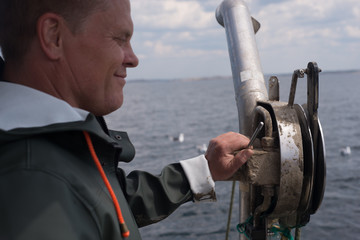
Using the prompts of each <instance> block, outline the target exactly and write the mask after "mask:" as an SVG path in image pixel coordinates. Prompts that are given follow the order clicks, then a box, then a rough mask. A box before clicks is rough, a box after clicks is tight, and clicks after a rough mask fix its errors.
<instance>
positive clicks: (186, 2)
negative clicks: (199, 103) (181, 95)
mask: <svg viewBox="0 0 360 240" xmlns="http://www.w3.org/2000/svg"><path fill="white" fill-rule="evenodd" d="M130 2H131V5H132V18H133V22H134V35H133V39H132V45H133V49H134V51H135V53H136V54H137V56H138V58H139V60H140V63H139V66H138V67H137V68H135V69H129V70H128V79H130V80H131V79H181V78H202V77H212V76H231V67H230V60H229V54H228V47H227V42H226V35H225V30H224V28H223V27H221V26H220V25H219V24H218V23H217V21H216V19H215V10H216V8H217V7H218V6H219V5H220V4H221V2H222V0H130ZM245 2H246V3H247V5H248V8H249V10H250V13H251V15H252V16H253V17H254V18H255V19H257V20H258V21H259V22H260V23H261V28H260V30H259V32H258V33H257V34H256V42H257V46H258V50H259V55H260V61H261V65H262V69H263V72H264V74H280V73H292V72H293V71H294V70H295V69H299V68H306V66H307V63H308V62H310V61H315V62H317V63H318V66H319V67H320V68H321V69H322V70H323V71H337V70H353V69H360V1H359V0H316V1H314V0H272V1H270V0H245Z"/></svg>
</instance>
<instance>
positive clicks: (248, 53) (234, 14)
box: [216, 0, 268, 240]
mask: <svg viewBox="0 0 360 240" xmlns="http://www.w3.org/2000/svg"><path fill="white" fill-rule="evenodd" d="M216 19H217V21H218V22H219V24H220V25H222V26H223V27H224V28H225V30H226V36H227V43H228V50H229V56H230V62H231V70H232V76H233V82H234V89H235V96H236V104H237V108H238V117H239V131H240V133H242V134H244V135H246V136H250V135H251V133H252V131H253V129H252V128H253V126H252V124H253V119H254V109H255V107H256V103H257V101H259V100H262V101H267V100H268V93H267V90H266V86H265V81H264V75H263V73H262V69H261V64H260V57H259V53H258V49H257V45H256V41H255V32H256V31H257V29H258V28H259V25H258V22H257V21H256V20H255V19H252V18H251V16H250V13H249V10H248V8H247V6H246V3H245V2H244V1H242V0H224V1H223V2H222V3H221V4H220V6H219V7H218V8H217V9H216ZM256 25H258V26H256ZM249 188H250V186H249V184H244V183H243V184H242V183H240V191H241V195H240V204H241V205H240V211H241V212H240V222H245V221H246V220H247V218H248V217H249V215H250V211H251V209H250V206H251V205H250V191H249ZM240 239H243V240H245V239H246V238H245V236H240Z"/></svg>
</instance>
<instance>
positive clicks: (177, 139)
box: [169, 133, 185, 142]
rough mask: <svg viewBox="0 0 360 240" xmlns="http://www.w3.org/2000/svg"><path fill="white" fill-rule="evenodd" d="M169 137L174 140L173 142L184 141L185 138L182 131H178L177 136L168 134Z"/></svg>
mask: <svg viewBox="0 0 360 240" xmlns="http://www.w3.org/2000/svg"><path fill="white" fill-rule="evenodd" d="M169 139H170V140H172V141H174V142H184V140H185V137H184V134H183V133H180V134H179V136H177V137H171V136H169Z"/></svg>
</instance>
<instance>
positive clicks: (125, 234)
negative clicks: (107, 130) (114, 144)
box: [83, 131, 130, 238]
mask: <svg viewBox="0 0 360 240" xmlns="http://www.w3.org/2000/svg"><path fill="white" fill-rule="evenodd" d="M83 133H84V135H85V139H86V142H87V145H88V147H89V150H90V153H91V156H92V158H93V160H94V162H95V165H96V167H97V169H98V170H99V172H100V175H101V178H102V179H103V181H104V183H105V186H106V188H107V189H108V191H109V193H110V196H111V199H112V201H113V203H114V206H115V210H116V213H117V217H118V220H119V223H120V230H121V235H122V236H123V237H124V238H127V237H129V236H130V231H129V229H128V228H127V226H126V223H125V221H124V218H123V216H122V213H121V209H120V205H119V202H118V200H117V198H116V196H115V193H114V190H113V189H112V187H111V185H110V183H109V180H108V179H107V177H106V175H105V172H104V170H103V168H102V167H101V164H100V161H99V158H98V157H97V155H96V152H95V149H94V146H93V144H92V142H91V138H90V135H89V133H87V132H85V131H83Z"/></svg>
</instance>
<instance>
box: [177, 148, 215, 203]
mask: <svg viewBox="0 0 360 240" xmlns="http://www.w3.org/2000/svg"><path fill="white" fill-rule="evenodd" d="M180 164H181V166H182V168H183V169H184V171H185V175H186V177H187V179H188V181H189V183H190V188H191V190H192V192H193V195H194V202H200V201H209V202H215V201H216V194H215V182H214V180H213V179H212V177H211V173H210V169H209V165H208V162H207V160H206V158H205V156H204V155H200V156H198V157H195V158H191V159H187V160H182V161H180Z"/></svg>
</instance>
